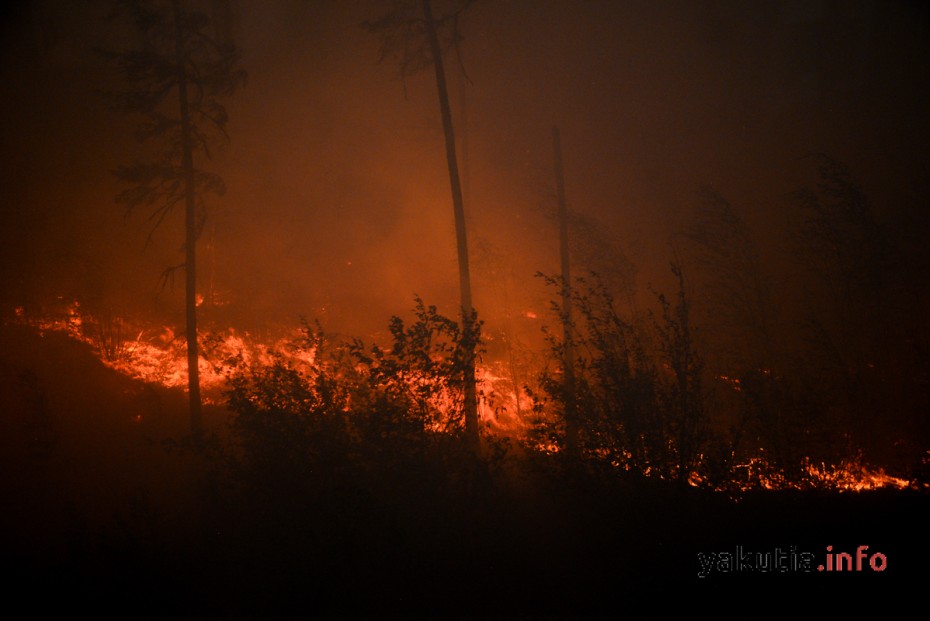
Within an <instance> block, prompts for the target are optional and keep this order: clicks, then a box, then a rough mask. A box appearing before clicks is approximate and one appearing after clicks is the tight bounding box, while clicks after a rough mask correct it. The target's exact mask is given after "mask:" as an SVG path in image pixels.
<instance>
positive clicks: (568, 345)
mask: <svg viewBox="0 0 930 621" xmlns="http://www.w3.org/2000/svg"><path fill="white" fill-rule="evenodd" d="M552 146H553V154H554V159H555V185H556V192H557V196H558V201H559V254H560V255H561V259H562V317H561V320H562V342H563V347H564V351H563V352H562V353H563V360H562V373H563V375H564V379H565V413H564V416H565V455H566V456H567V457H570V458H572V457H576V456H577V455H578V412H577V411H576V408H575V366H574V359H575V352H574V347H573V346H572V296H571V278H572V277H571V270H570V262H569V253H568V205H567V202H566V200H565V178H564V175H563V172H562V141H561V139H560V136H559V128H558V127H553V128H552Z"/></svg>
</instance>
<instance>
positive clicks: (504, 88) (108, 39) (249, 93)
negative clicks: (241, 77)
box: [0, 0, 930, 334]
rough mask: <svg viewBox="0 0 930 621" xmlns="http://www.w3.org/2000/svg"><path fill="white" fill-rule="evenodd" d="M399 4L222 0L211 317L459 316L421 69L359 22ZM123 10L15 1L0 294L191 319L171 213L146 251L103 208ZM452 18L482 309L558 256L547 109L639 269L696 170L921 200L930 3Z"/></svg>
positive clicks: (513, 292)
mask: <svg viewBox="0 0 930 621" xmlns="http://www.w3.org/2000/svg"><path fill="white" fill-rule="evenodd" d="M205 4H210V3H205ZM219 4H222V3H219ZM437 4H441V3H437ZM389 5H390V3H388V2H374V1H346V2H335V1H332V2H324V1H317V2H313V1H307V0H268V1H258V0H239V1H235V0H233V1H232V2H231V4H230V6H231V7H232V13H231V15H232V17H233V32H234V36H235V37H236V39H237V41H238V42H239V44H240V46H241V49H242V66H243V68H245V69H246V70H247V71H248V73H249V81H248V84H247V86H246V87H245V88H244V89H243V90H241V91H240V92H239V93H237V94H236V95H235V96H234V97H233V98H231V99H230V100H229V101H228V109H229V113H230V124H229V128H228V130H229V134H230V137H231V142H230V144H229V145H228V146H227V147H226V148H225V149H224V150H222V151H221V152H219V153H218V154H217V155H216V156H215V158H214V160H213V161H212V162H208V163H204V166H205V167H207V168H211V169H212V170H215V171H216V172H218V173H220V174H222V175H223V177H224V178H225V180H226V183H227V185H228V194H227V195H226V196H225V197H224V198H222V199H210V203H209V204H210V210H211V212H210V213H211V217H210V220H209V223H208V225H207V228H206V230H205V232H204V237H203V241H202V243H201V245H200V252H201V255H200V256H201V269H200V278H201V282H203V283H205V284H204V286H205V287H206V286H207V284H206V283H212V285H213V288H214V289H215V290H216V291H217V292H219V293H220V294H222V296H223V298H224V299H225V300H228V302H229V304H228V305H226V306H224V307H222V308H220V309H212V310H207V311H205V316H206V317H207V319H208V320H210V319H211V318H212V319H214V320H216V321H219V322H222V321H238V322H242V323H243V324H244V325H246V326H248V327H253V328H255V327H258V326H260V325H261V324H262V323H263V322H265V321H267V320H268V319H272V320H274V321H285V322H290V321H294V320H295V319H296V317H297V316H298V315H300V314H304V315H307V316H310V317H321V318H322V319H323V320H324V322H325V323H327V325H329V326H330V327H331V328H332V329H334V330H336V331H347V332H352V333H356V332H359V333H362V334H367V333H370V332H372V331H374V330H377V329H379V328H382V327H383V326H384V325H386V322H387V319H388V317H389V316H390V315H391V314H393V313H402V312H404V311H405V310H406V309H408V308H410V307H411V305H412V300H413V296H414V294H419V295H421V296H423V297H424V298H425V299H426V300H427V301H428V302H431V303H436V304H438V305H439V306H440V308H441V309H443V310H445V311H446V312H449V313H452V312H454V311H453V309H454V308H455V304H456V300H457V291H458V283H457V280H456V278H457V272H456V259H455V253H454V230H453V219H452V209H451V201H450V198H449V193H448V177H447V174H446V164H445V160H444V146H443V140H442V130H441V125H440V121H439V114H438V103H437V97H436V89H435V83H434V80H433V76H432V75H431V74H430V73H423V74H420V75H416V76H412V77H410V78H408V79H407V80H406V85H405V84H404V83H403V82H402V81H401V80H399V79H398V78H397V75H396V73H397V69H396V67H395V66H394V65H391V64H390V63H387V62H386V63H383V64H379V63H378V46H379V42H378V39H377V37H376V36H374V35H372V34H370V33H368V32H366V31H365V30H363V29H362V28H361V27H360V23H361V22H362V21H363V20H365V19H368V18H372V17H375V16H377V15H378V13H379V12H381V11H383V10H384V8H385V7H386V6H389ZM109 7H110V3H109V2H105V1H103V0H90V1H87V2H81V3H72V2H63V1H62V2H54V1H46V2H32V3H24V4H22V6H21V8H19V9H7V10H6V11H7V12H6V14H5V15H4V29H3V42H2V48H0V50H2V58H0V71H2V74H0V78H2V84H3V85H4V86H3V89H4V91H5V93H4V97H3V102H2V107H0V113H2V119H3V127H2V131H3V135H4V139H3V141H2V145H3V146H2V148H3V151H2V155H0V157H2V162H3V167H2V168H3V174H2V192H3V194H2V197H0V198H2V200H3V204H4V214H5V215H4V226H3V237H2V242H3V255H2V260H3V263H4V265H3V269H2V278H3V280H2V283H3V288H4V291H3V293H4V295H3V302H4V304H6V305H7V306H8V307H9V306H15V305H21V304H27V305H28V304H33V305H36V306H38V305H40V304H42V303H44V300H45V299H46V298H54V297H55V296H65V297H71V296H82V297H83V298H86V299H87V300H88V304H96V305H98V306H101V307H103V306H107V307H112V308H114V309H115V310H117V311H118V312H124V313H145V314H154V315H156V316H163V317H165V318H167V319H177V318H178V317H179V316H180V309H181V306H182V299H181V298H182V295H183V293H182V292H183V288H182V286H181V279H180V278H179V279H178V280H177V282H176V284H175V287H174V288H173V289H170V288H169V289H168V290H166V291H164V292H162V293H160V294H157V285H158V280H159V274H160V272H161V270H163V269H164V268H165V267H167V266H169V265H173V264H177V263H180V261H181V260H182V256H181V253H180V245H181V232H180V213H179V214H178V215H177V217H176V218H175V221H174V222H169V223H167V224H166V225H165V226H164V227H163V228H162V229H160V230H159V231H157V233H156V235H155V239H154V242H153V243H152V244H151V245H150V246H149V247H148V248H144V241H145V236H146V232H147V229H146V227H145V214H144V213H138V214H134V215H133V216H131V217H129V218H124V216H123V213H122V208H121V207H120V206H118V205H117V204H116V203H115V201H114V196H115V195H116V194H117V192H118V191H119V190H120V186H119V184H118V182H117V181H116V180H115V179H114V178H113V176H112V175H111V174H110V171H111V170H112V169H113V168H114V167H115V166H117V165H119V164H120V163H128V162H131V161H132V160H134V159H136V158H138V157H142V156H143V155H144V154H145V149H144V147H141V146H140V145H138V144H137V143H136V142H135V141H134V140H133V139H132V130H133V127H134V123H135V120H134V119H131V118H122V117H119V116H118V115H115V114H113V113H112V112H111V111H110V110H109V109H108V107H107V103H106V101H105V100H104V99H103V98H102V97H101V96H100V95H99V94H98V92H97V91H99V90H101V89H106V88H107V87H112V85H113V84H114V79H115V72H114V71H113V69H112V68H111V67H107V66H106V65H105V64H103V63H102V62H101V61H100V59H99V58H97V57H96V56H95V55H94V54H93V53H92V51H91V50H92V49H93V48H94V47H110V48H113V47H120V46H124V45H127V44H128V43H130V42H131V41H132V40H133V39H132V36H131V34H129V32H128V31H126V30H125V26H123V25H121V24H120V23H119V22H113V21H107V20H106V15H107V13H108V11H109ZM461 26H462V33H463V35H464V41H463V42H462V46H461V57H462V60H463V62H464V66H465V70H466V71H467V75H468V78H469V80H468V81H466V80H464V79H463V78H461V71H460V69H459V68H458V64H457V62H455V61H453V59H447V69H448V73H449V76H450V91H451V94H452V98H453V107H454V111H455V114H456V123H457V126H458V130H459V151H460V156H461V158H462V161H463V175H464V177H465V180H466V193H467V195H466V199H467V206H466V209H467V210H468V218H469V226H470V230H469V234H470V235H471V239H470V242H471V243H472V246H473V248H477V247H479V246H480V247H481V248H483V249H485V250H487V249H491V251H490V252H485V251H480V252H479V251H477V250H475V251H474V255H475V256H476V261H477V264H476V266H475V276H474V280H475V299H476V306H477V307H478V309H479V312H484V313H485V315H486V316H488V317H493V316H494V315H495V313H496V314H502V313H504V312H514V309H516V312H520V310H521V309H520V308H519V307H520V306H521V305H527V304H535V303H538V301H539V300H540V299H544V298H545V295H546V292H545V291H544V290H543V291H540V288H541V283H539V281H538V279H534V278H533V273H534V272H535V271H537V270H543V271H548V272H554V271H555V270H556V269H557V265H558V263H557V256H556V249H557V229H556V228H555V225H554V223H553V221H552V219H551V218H549V217H548V216H547V215H546V210H548V209H551V208H552V202H551V196H550V195H551V193H552V192H553V189H552V186H553V181H552V173H551V169H552V164H551V162H552V153H551V150H552V147H551V137H550V129H551V127H552V125H553V124H555V125H558V126H559V127H560V129H561V133H562V142H563V147H564V159H565V174H566V185H567V191H568V196H569V201H570V203H571V206H572V208H573V209H574V210H576V211H578V212H580V213H582V214H584V215H585V216H587V217H588V218H590V219H593V220H595V221H596V222H597V223H598V227H599V229H600V230H601V232H602V233H603V236H604V237H605V238H606V239H608V240H610V241H611V242H612V243H614V244H615V246H616V249H617V252H618V253H621V254H626V255H627V256H628V257H629V258H631V259H632V260H633V262H634V263H635V264H636V267H637V286H638V287H639V288H645V287H646V285H647V284H648V283H653V282H661V281H662V278H663V277H664V274H665V273H666V272H667V265H668V262H669V260H670V259H671V256H672V250H671V246H670V236H671V235H672V233H674V231H675V230H676V229H678V228H680V227H681V226H682V225H683V224H684V223H685V222H686V221H687V217H688V214H689V213H690V210H691V209H692V208H693V207H694V206H695V204H696V202H697V191H698V189H699V188H700V187H702V186H705V185H709V186H712V187H714V188H715V189H716V190H718V191H719V192H721V193H722V194H724V195H725V196H727V197H728V198H730V200H731V201H732V202H733V204H734V205H736V206H737V207H738V208H739V209H740V210H741V211H742V212H743V213H744V214H745V216H746V218H747V220H749V221H750V222H751V223H752V224H753V226H755V227H756V229H757V230H758V231H760V232H762V231H770V230H775V229H778V228H779V227H782V226H783V225H784V218H785V211H786V195H787V194H788V193H789V192H791V191H792V190H793V189H795V188H796V187H797V186H798V185H799V184H801V183H807V182H810V180H811V179H812V174H813V171H814V167H813V165H812V163H811V160H810V159H809V158H807V157H805V156H807V155H808V154H810V153H814V152H817V153H827V154H829V155H831V156H833V157H835V158H837V159H839V160H841V161H843V162H845V163H847V164H848V165H849V166H850V167H851V168H852V170H853V171H854V172H855V173H856V174H857V175H858V176H859V178H860V180H861V182H862V185H863V187H864V189H865V190H866V191H867V192H868V193H869V195H870V196H871V197H873V200H874V202H875V205H876V209H878V210H879V211H882V210H884V211H885V212H888V213H897V212H901V211H904V210H908V209H913V208H914V206H915V205H918V204H923V205H925V204H926V196H927V187H928V184H927V179H928V178H930V175H928V172H930V171H928V162H930V159H928V157H927V148H926V145H927V140H928V138H930V135H928V134H930V127H928V122H927V116H926V115H927V113H926V111H927V110H928V109H930V107H928V104H930V66H928V65H930V11H928V10H927V7H926V5H925V4H922V3H911V2H895V1H881V0H874V1H849V2H830V1H827V0H822V1H819V2H818V1H815V0H795V1H790V2H789V1H780V2H725V1H714V0H704V1H700V2H699V1H693V2H652V1H645V0H643V1H630V2H613V1H589V2H569V1H566V0H498V1H494V0H480V1H479V2H477V3H475V5H474V6H473V7H471V9H470V10H469V11H468V13H467V14H466V15H465V17H464V18H463V20H462V23H461ZM405 86H406V88H405ZM902 217H903V216H902ZM488 256H493V257H495V258H493V259H488ZM618 256H619V255H618ZM603 258H604V259H605V260H607V261H610V260H612V259H611V258H610V257H609V256H607V257H603ZM617 260H618V261H619V260H620V259H617ZM505 273H506V274H512V275H513V276H514V278H513V280H512V281H511V280H508V279H506V278H504V277H503V276H502V275H503V274H505ZM179 276H180V275H179ZM508 283H510V284H508ZM514 283H515V284H514ZM505 285H506V286H505ZM504 297H506V300H504ZM505 307H507V308H505ZM508 309H509V310H508ZM5 310H8V308H7V309H5ZM539 310H543V309H539ZM211 313H212V314H211Z"/></svg>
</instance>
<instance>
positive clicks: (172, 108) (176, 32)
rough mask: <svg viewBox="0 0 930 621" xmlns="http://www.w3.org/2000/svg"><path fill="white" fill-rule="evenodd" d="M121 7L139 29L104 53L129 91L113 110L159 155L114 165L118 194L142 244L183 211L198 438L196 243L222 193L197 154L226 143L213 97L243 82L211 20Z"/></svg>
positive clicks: (142, 4)
mask: <svg viewBox="0 0 930 621" xmlns="http://www.w3.org/2000/svg"><path fill="white" fill-rule="evenodd" d="M124 6H125V10H126V13H127V14H128V16H129V17H130V19H131V20H132V22H133V25H134V26H135V28H136V30H137V31H138V33H139V35H140V39H141V43H142V45H141V49H139V50H132V51H125V52H118V53H112V52H111V53H107V52H104V54H105V56H108V57H109V58H110V59H111V60H113V61H115V62H116V64H117V65H118V67H119V68H120V70H121V72H122V74H123V77H124V79H125V81H126V82H127V84H128V87H127V88H126V89H125V90H123V91H121V92H116V93H112V94H111V97H113V99H114V100H115V101H116V104H117V109H118V110H119V111H120V112H122V113H124V114H133V115H139V116H141V117H142V118H143V119H144V120H143V121H142V122H141V123H140V124H139V126H138V128H137V130H136V137H137V138H138V139H139V140H140V141H146V140H149V139H158V140H160V141H161V143H162V145H163V150H162V153H161V155H160V156H159V157H158V158H156V159H155V160H153V161H147V162H141V161H137V162H136V163H134V164H131V165H124V166H120V167H119V168H117V170H116V171H114V172H115V174H116V176H117V177H118V178H120V179H121V180H122V181H124V182H126V183H128V184H130V187H129V188H128V189H126V190H124V191H123V192H122V193H120V195H119V196H118V197H117V200H118V202H120V203H122V204H124V205H125V206H126V209H127V213H129V212H131V211H133V210H135V209H138V208H143V209H146V210H147V211H148V222H149V223H150V225H151V229H150V231H149V238H148V240H147V243H148V241H150V240H151V238H152V235H153V234H154V232H155V230H156V229H157V228H158V227H159V226H160V225H161V224H162V222H164V220H165V218H167V217H168V215H169V214H171V213H172V212H174V211H176V208H177V207H178V206H182V208H183V212H184V244H183V249H184V262H183V263H182V264H180V265H178V266H175V267H173V268H168V270H166V272H165V276H166V277H167V276H168V275H170V274H171V273H172V272H173V271H174V270H176V269H180V268H184V275H185V287H184V300H185V301H184V306H185V324H186V325H185V334H186V340H187V367H188V393H189V402H190V423H191V433H192V434H193V435H194V437H195V438H197V437H199V436H200V435H201V433H202V422H201V400H200V374H199V370H198V360H199V346H198V342H197V263H196V259H197V254H196V246H197V238H198V237H199V236H200V232H201V231H202V229H203V224H204V221H205V219H206V210H205V205H204V195H205V194H206V193H210V192H212V193H215V194H223V193H224V192H225V184H224V183H223V180H222V179H221V178H220V177H219V176H218V175H216V174H213V173H209V172H206V171H203V170H200V169H199V168H197V167H196V165H195V157H199V158H201V159H209V158H210V156H211V152H212V147H213V146H214V145H215V144H216V142H217V141H218V140H219V141H226V140H228V135H227V134H226V123H227V119H228V117H227V113H226V109H225V107H224V106H223V105H222V104H221V103H220V101H219V99H220V98H221V97H223V96H228V95H231V94H232V93H233V92H234V91H235V90H236V89H237V88H238V87H239V86H241V85H242V84H243V83H244V81H245V72H244V71H243V70H242V69H240V68H239V67H238V53H237V51H236V49H235V47H234V46H233V45H232V44H231V43H230V42H229V41H224V40H223V37H221V36H215V33H214V32H213V31H212V30H211V22H210V18H209V16H207V15H206V14H205V13H200V12H195V11H191V10H189V9H188V8H187V7H186V6H182V3H181V2H180V0H171V2H170V3H167V4H165V3H162V2H156V1H146V0H134V1H131V2H127V3H125V5H124Z"/></svg>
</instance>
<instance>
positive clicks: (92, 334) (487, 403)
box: [14, 301, 911, 492]
mask: <svg viewBox="0 0 930 621" xmlns="http://www.w3.org/2000/svg"><path fill="white" fill-rule="evenodd" d="M14 314H15V318H16V319H15V321H16V322H17V323H20V324H24V325H28V326H30V327H32V328H34V329H36V330H37V331H38V332H39V334H45V333H48V332H59V333H65V334H67V335H68V336H69V337H71V338H73V339H75V340H78V341H80V342H82V343H85V344H87V345H88V346H90V347H91V348H92V349H93V351H94V352H95V353H96V355H97V357H98V358H99V359H100V361H101V362H102V363H103V364H104V365H106V366H108V367H110V368H111V369H114V370H115V371H118V372H119V373H122V374H123V375H125V376H127V377H130V378H133V379H136V380H139V381H142V382H147V383H152V384H159V385H161V386H164V387H166V388H171V389H178V390H186V389H187V354H186V345H185V342H184V338H183V334H182V333H181V332H180V331H178V330H175V329H173V328H172V327H170V326H144V325H141V324H137V325H133V326H132V330H129V329H128V328H129V327H130V326H129V323H128V322H125V321H123V320H121V319H111V320H108V321H105V322H104V321H100V320H98V319H96V318H94V317H89V316H85V315H84V314H83V313H82V309H81V306H80V303H79V302H77V301H73V302H71V303H69V304H67V306H66V307H65V310H64V311H63V312H61V313H59V316H58V317H57V318H47V319H33V318H30V317H28V316H27V313H26V312H25V311H24V309H22V308H17V309H15V313H14ZM526 316H527V317H530V316H533V314H532V313H531V312H529V311H528V312H527V313H526ZM127 333H128V334H133V335H135V336H134V338H128V337H125V336H124V334H127ZM301 336H304V332H303V330H301V329H295V330H291V331H290V332H287V333H285V334H283V335H281V336H279V337H278V338H276V339H272V340H271V341H270V342H263V341H260V340H257V339H255V338H253V336H252V335H250V334H249V333H247V332H240V331H237V330H235V329H233V328H227V329H226V330H225V331H223V332H218V333H217V332H213V333H209V334H206V335H201V351H202V356H201V358H200V380H201V389H202V395H203V400H204V403H208V404H221V403H223V390H224V389H225V388H227V377H228V376H229V375H230V374H231V373H232V372H233V371H234V370H235V368H236V367H237V366H238V365H246V366H250V365H253V364H257V365H270V364H273V363H274V362H276V361H281V360H283V361H286V362H287V363H288V364H289V365H292V366H294V367H295V368H299V369H304V370H308V369H310V368H312V367H314V365H315V364H317V362H318V360H317V353H318V352H317V351H316V349H315V348H313V347H307V346H298V345H296V344H297V343H301V342H302V339H301V338H300V337H301ZM761 371H762V372H763V373H765V372H768V371H767V370H761ZM476 376H477V382H478V390H479V393H478V394H479V418H480V420H481V422H482V424H483V426H484V427H485V428H486V429H487V430H488V431H489V432H490V433H492V434H497V435H508V436H512V437H516V438H520V439H522V440H527V439H528V435H529V434H528V432H529V430H530V423H529V421H528V420H526V419H524V417H523V415H522V412H521V408H520V406H519V404H520V402H521V400H522V401H523V402H524V403H528V402H529V396H528V395H527V394H521V395H518V394H517V392H516V390H520V392H523V391H522V389H518V388H517V387H516V386H515V383H514V381H513V379H512V378H511V377H510V375H509V373H508V370H507V365H506V363H505V362H504V361H501V360H497V361H495V360H492V361H482V362H481V363H479V364H478V365H477V366H476ZM718 379H719V380H721V381H723V382H725V383H726V384H727V385H728V386H730V387H731V388H732V389H733V390H734V391H736V392H739V391H741V390H742V387H741V382H740V379H739V378H735V377H729V376H725V375H720V376H718ZM430 381H433V380H429V379H426V378H424V377H416V376H410V377H407V378H406V382H408V383H409V385H410V388H411V390H412V391H413V392H414V393H417V392H419V391H418V390H417V389H418V388H422V387H423V386H424V384H425V383H427V382H430ZM430 394H432V395H434V396H433V397H431V399H432V400H433V403H431V406H432V407H434V408H435V409H436V411H438V412H440V413H443V414H442V415H441V416H440V420H436V421H434V422H433V424H432V425H431V429H432V431H436V432H444V431H446V430H447V429H448V428H449V422H450V419H449V416H450V415H451V413H452V412H453V411H454V410H455V409H456V399H457V397H456V395H455V394H453V393H452V392H451V389H443V390H439V391H431V392H430ZM133 421H134V422H135V423H141V422H142V416H141V415H137V416H135V417H134V418H133ZM533 448H534V449H535V450H539V451H542V452H546V453H550V454H555V453H558V452H559V451H560V446H559V445H558V444H557V443H554V442H551V441H548V440H547V441H544V442H537V443H535V444H534V445H533ZM602 457H603V456H602ZM613 466H614V467H618V468H629V465H628V464H624V463H613ZM802 470H803V472H804V473H805V477H804V479H803V481H801V482H798V481H796V480H790V479H789V478H788V477H786V476H785V474H784V473H783V472H781V471H780V470H778V469H777V468H775V467H773V465H772V464H771V462H770V461H769V460H768V458H767V457H766V456H765V455H764V451H760V454H758V455H757V456H755V457H752V458H750V459H748V460H746V461H745V462H743V463H740V464H738V465H736V466H734V467H733V469H732V475H731V478H730V480H729V481H727V482H726V483H723V484H717V485H712V484H711V483H710V482H709V481H708V480H707V479H706V478H705V477H703V476H702V475H701V474H699V473H698V472H692V473H691V474H690V475H689V476H688V482H689V484H690V485H692V486H694V487H712V488H714V489H716V490H717V491H726V492H734V491H736V492H745V491H749V490H753V489H768V490H784V489H810V488H820V489H833V490H838V491H854V492H859V491H867V490H874V489H879V488H888V487H890V488H895V489H904V488H907V487H909V486H911V482H909V481H907V480H905V479H902V478H899V477H895V476H891V475H889V474H887V473H886V472H885V470H884V469H883V468H880V467H872V466H870V465H868V464H866V463H864V462H863V461H862V458H861V456H857V457H855V458H853V459H847V460H843V461H841V462H840V463H839V464H827V463H822V462H821V463H814V462H812V461H811V460H809V459H805V461H804V463H803V468H802ZM643 474H644V475H646V476H661V475H658V474H657V473H655V472H651V471H650V469H648V468H647V470H646V471H645V472H643Z"/></svg>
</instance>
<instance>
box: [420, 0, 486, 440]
mask: <svg viewBox="0 0 930 621" xmlns="http://www.w3.org/2000/svg"><path fill="white" fill-rule="evenodd" d="M423 16H424V18H425V20H426V29H427V32H428V35H429V44H430V50H431V52H432V56H433V66H434V67H435V69H436V89H437V90H438V91H439V109H440V112H441V114H442V129H443V132H444V133H445V138H446V160H447V162H448V165H449V183H450V185H451V186H452V208H453V210H454V212H455V239H456V244H457V246H458V259H459V289H460V296H461V303H462V326H463V333H462V334H463V340H464V342H465V343H466V344H467V351H466V358H465V361H464V367H465V368H464V375H465V377H464V383H465V436H466V439H467V442H468V444H469V446H470V447H471V448H472V450H473V451H475V452H476V453H477V452H478V450H479V449H480V439H479V435H478V394H477V385H476V381H475V346H476V345H477V343H474V326H473V325H472V315H473V312H474V309H473V307H472V303H471V275H470V273H469V268H468V240H467V237H466V234H465V205H464V201H463V199H462V184H461V181H460V179H459V167H458V160H457V158H456V153H455V133H454V132H453V130H452V111H451V109H450V107H449V92H448V90H447V88H446V74H445V70H444V69H443V65H442V50H441V48H440V46H439V36H438V35H437V33H436V23H435V22H434V21H433V11H432V7H431V6H430V0H423Z"/></svg>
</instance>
